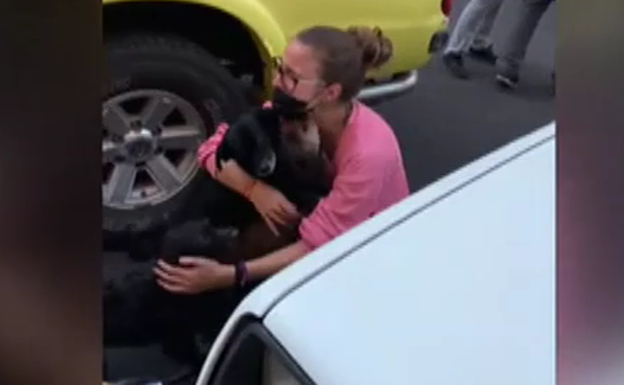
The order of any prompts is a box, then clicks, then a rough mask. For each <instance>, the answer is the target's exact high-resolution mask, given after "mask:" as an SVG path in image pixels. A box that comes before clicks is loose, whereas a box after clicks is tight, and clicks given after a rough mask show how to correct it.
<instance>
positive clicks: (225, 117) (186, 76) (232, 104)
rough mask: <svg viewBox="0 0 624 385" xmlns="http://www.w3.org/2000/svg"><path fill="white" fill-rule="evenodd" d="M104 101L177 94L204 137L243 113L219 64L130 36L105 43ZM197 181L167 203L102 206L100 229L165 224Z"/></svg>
mask: <svg viewBox="0 0 624 385" xmlns="http://www.w3.org/2000/svg"><path fill="white" fill-rule="evenodd" d="M106 63H107V67H106V79H107V82H106V85H105V90H104V100H106V99H109V98H111V97H113V96H116V95H119V94H122V93H125V92H128V91H132V90H137V89H159V90H164V91H168V92H171V93H174V94H176V95H178V96H179V97H181V98H183V99H184V100H186V101H187V102H189V103H190V104H191V105H193V107H194V108H195V109H196V110H197V112H198V113H199V114H200V116H201V118H202V120H203V123H204V124H203V126H204V127H203V130H204V136H205V137H208V136H209V135H210V134H212V133H213V132H214V130H215V128H216V126H217V124H218V123H220V122H222V121H228V122H229V121H232V120H233V119H235V118H236V117H238V116H239V115H240V114H241V113H242V112H244V111H245V110H246V108H247V103H246V102H245V100H244V96H243V90H242V87H241V86H240V85H239V83H238V81H237V80H236V79H234V78H233V77H232V76H231V75H230V74H229V73H228V72H227V70H225V69H224V68H223V67H221V66H220V65H219V64H218V62H217V60H216V59H215V58H214V57H212V56H211V55H210V54H208V53H207V52H203V51H201V49H199V48H197V47H196V46H193V45H191V44H189V43H188V42H184V41H183V40H181V39H177V38H171V37H167V38H160V39H153V38H146V37H131V38H126V39H121V40H117V41H114V42H111V43H109V44H107V62H106ZM197 179H198V176H196V177H195V179H194V180H193V181H192V182H191V183H189V184H188V185H187V186H186V187H185V188H184V189H183V190H181V191H180V192H179V193H178V194H177V195H175V196H174V197H172V198H170V199H169V200H167V201H165V202H163V203H160V204H157V205H153V206H145V207H141V208H137V209H135V210H128V211H126V210H115V209H111V208H108V207H104V206H103V207H102V212H103V215H102V216H103V218H102V220H103V229H104V231H105V232H108V233H109V234H112V235H114V234H127V233H136V232H143V231H149V230H150V229H153V228H155V227H157V226H159V225H162V224H163V223H165V222H166V221H167V220H168V219H169V218H170V217H172V216H173V215H175V214H176V213H177V212H179V211H180V210H181V209H182V208H183V207H184V206H185V205H187V204H192V202H189V201H188V199H189V198H190V197H191V194H192V192H193V190H194V189H195V188H196V186H197Z"/></svg>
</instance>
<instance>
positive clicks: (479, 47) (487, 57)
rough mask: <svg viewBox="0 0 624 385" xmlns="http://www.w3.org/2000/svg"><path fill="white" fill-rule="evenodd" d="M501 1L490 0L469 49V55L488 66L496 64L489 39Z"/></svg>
mask: <svg viewBox="0 0 624 385" xmlns="http://www.w3.org/2000/svg"><path fill="white" fill-rule="evenodd" d="M502 5H503V0H492V1H491V3H490V6H489V7H488V8H487V10H486V11H485V13H484V15H483V20H481V23H479V26H478V28H477V31H476V33H475V36H474V39H473V40H472V44H471V46H470V49H469V53H470V55H471V56H472V57H473V58H475V59H479V60H482V61H484V62H486V63H488V64H491V65H494V64H496V60H497V57H496V55H495V54H494V51H493V49H492V39H491V38H490V36H491V32H492V28H493V27H494V23H495V22H496V18H497V17H498V14H499V12H500V9H501V6H502Z"/></svg>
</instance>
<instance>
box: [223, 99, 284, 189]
mask: <svg viewBox="0 0 624 385" xmlns="http://www.w3.org/2000/svg"><path fill="white" fill-rule="evenodd" d="M280 140H281V138H280V117H279V115H278V114H277V112H276V111H275V110H273V109H268V108H257V109H255V110H253V111H252V112H250V113H248V114H245V115H243V116H241V118H240V119H239V120H238V121H236V123H234V124H233V125H232V126H231V127H230V128H229V129H228V131H227V132H226V134H225V137H224V138H223V141H222V142H221V145H220V146H219V148H218V150H217V156H216V161H217V168H218V169H221V163H222V162H224V161H227V160H230V159H234V160H235V161H236V163H238V165H239V166H241V167H242V168H243V169H244V170H245V171H247V172H248V173H249V174H250V175H251V176H253V177H255V178H266V177H268V176H270V175H271V174H272V173H273V172H274V171H275V168H276V166H277V157H278V156H277V151H278V146H279V145H280Z"/></svg>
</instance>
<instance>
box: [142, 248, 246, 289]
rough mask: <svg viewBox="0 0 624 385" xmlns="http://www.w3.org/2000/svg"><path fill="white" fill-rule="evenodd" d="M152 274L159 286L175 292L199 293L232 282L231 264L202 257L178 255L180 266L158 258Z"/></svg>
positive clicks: (225, 285)
mask: <svg viewBox="0 0 624 385" xmlns="http://www.w3.org/2000/svg"><path fill="white" fill-rule="evenodd" d="M154 274H156V277H157V278H156V281H157V282H158V285H159V286H161V287H162V288H163V289H165V290H167V291H169V292H171V293H175V294H199V293H202V292H205V291H209V290H214V289H217V288H222V287H227V286H232V285H233V284H234V267H233V266H229V265H223V264H221V263H219V262H217V261H215V260H213V259H208V258H202V257H180V266H174V265H170V264H168V263H166V262H165V261H162V260H159V261H158V262H157V266H156V267H154Z"/></svg>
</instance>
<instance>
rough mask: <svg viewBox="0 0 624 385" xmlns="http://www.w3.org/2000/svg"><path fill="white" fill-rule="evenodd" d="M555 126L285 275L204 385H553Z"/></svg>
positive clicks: (219, 355)
mask: <svg viewBox="0 0 624 385" xmlns="http://www.w3.org/2000/svg"><path fill="white" fill-rule="evenodd" d="M554 277H555V124H554V123H552V124H549V125H547V126H545V127H542V128H540V129H538V130H536V131H534V132H533V133H532V134H529V135H528V136H525V137H523V138H521V139H518V140H517V141H515V142H513V143H510V144H508V145H506V146H504V147H503V148H501V149H499V150H497V151H495V152H493V153H491V154H489V155H487V156H485V157H483V158H481V159H479V160H477V161H475V162H473V163H472V164H470V165H468V166H466V167H464V168H462V169H460V170H459V171H457V172H455V173H453V174H451V175H449V176H447V177H446V178H444V179H442V180H440V181H439V182H436V183H434V184H432V185H431V186H429V187H427V188H425V189H423V190H422V191H420V192H418V193H416V194H414V195H412V196H410V197H409V198H407V199H406V200H404V201H403V202H401V203H399V204H397V205H395V206H393V207H391V208H390V209H388V210H386V211H384V212H382V213H381V214H379V215H378V216H376V217H374V218H372V219H371V220H368V221H366V222H365V223H363V224H362V225H360V226H358V227H357V228H355V229H353V230H352V231H349V232H348V233H346V234H344V235H343V236H341V237H338V238H337V239H335V240H334V241H332V242H330V243H329V244H327V245H326V246H324V247H321V248H320V249H318V250H317V251H315V252H314V253H312V254H310V255H309V256H307V257H305V258H304V259H302V260H301V261H299V262H297V263H295V264H294V265H292V266H291V267H289V268H287V269H285V270H284V271H283V272H281V273H279V274H277V275H276V276H274V277H273V278H271V279H270V280H268V281H267V282H265V283H264V284H263V285H261V286H260V287H258V288H257V289H256V290H254V291H253V292H252V293H251V294H250V295H249V296H248V297H247V298H246V299H245V300H244V301H243V302H242V303H241V304H240V306H239V307H238V308H237V309H236V311H235V312H234V313H233V314H232V316H231V318H230V319H229V321H228V322H227V324H226V326H225V327H224V329H223V330H222V331H221V333H220V335H219V337H218V339H217V340H216V342H215V344H214V345H213V347H212V349H211V351H210V353H209V354H208V357H207V359H206V361H205V363H204V366H203V369H202V371H201V374H200V376H199V378H198V381H197V384H198V385H226V384H227V385H256V384H258V385H260V384H274V385H286V384H319V385H408V384H423V385H424V384H426V385H460V384H462V385H554V383H555V278H554Z"/></svg>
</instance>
